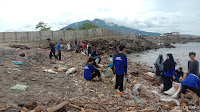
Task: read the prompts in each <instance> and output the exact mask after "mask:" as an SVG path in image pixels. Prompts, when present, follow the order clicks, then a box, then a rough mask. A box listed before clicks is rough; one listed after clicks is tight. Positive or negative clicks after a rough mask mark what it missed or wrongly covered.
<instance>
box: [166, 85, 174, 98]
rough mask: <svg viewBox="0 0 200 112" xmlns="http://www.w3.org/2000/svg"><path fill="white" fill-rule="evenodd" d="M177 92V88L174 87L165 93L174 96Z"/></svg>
mask: <svg viewBox="0 0 200 112" xmlns="http://www.w3.org/2000/svg"><path fill="white" fill-rule="evenodd" d="M175 92H176V88H175V87H174V86H172V87H171V88H170V89H169V90H167V91H165V92H164V93H165V94H167V95H170V96H172V95H173V94H174V93H175Z"/></svg>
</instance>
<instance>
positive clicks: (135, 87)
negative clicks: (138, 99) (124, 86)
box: [133, 84, 141, 96]
mask: <svg viewBox="0 0 200 112" xmlns="http://www.w3.org/2000/svg"><path fill="white" fill-rule="evenodd" d="M140 86H141V84H135V85H134V86H133V94H134V95H135V96H136V95H138V94H139V91H138V89H139V88H140Z"/></svg>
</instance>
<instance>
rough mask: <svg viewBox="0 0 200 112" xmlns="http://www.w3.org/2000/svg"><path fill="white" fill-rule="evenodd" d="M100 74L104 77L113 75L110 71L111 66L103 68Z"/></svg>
mask: <svg viewBox="0 0 200 112" xmlns="http://www.w3.org/2000/svg"><path fill="white" fill-rule="evenodd" d="M102 75H103V76H104V77H105V78H109V77H112V76H113V71H112V69H111V68H106V69H104V70H103V72H102Z"/></svg>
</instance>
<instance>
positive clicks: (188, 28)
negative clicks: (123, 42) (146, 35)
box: [0, 0, 200, 35]
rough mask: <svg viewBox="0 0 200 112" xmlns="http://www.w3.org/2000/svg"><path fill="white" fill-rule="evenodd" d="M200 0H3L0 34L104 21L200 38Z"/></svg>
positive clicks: (1, 4)
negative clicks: (40, 22)
mask: <svg viewBox="0 0 200 112" xmlns="http://www.w3.org/2000/svg"><path fill="white" fill-rule="evenodd" d="M199 4H200V1H199V0H190V1H189V0H148V1H147V0H124V1H121V0H101V1H99V0H0V25H1V27H0V31H8V30H10V31H11V30H12V31H25V30H35V25H36V24H37V23H38V22H39V21H44V22H45V23H47V24H48V25H49V26H50V27H52V29H53V30H58V29H60V28H62V27H64V26H67V25H69V24H72V23H74V22H79V21H82V20H86V19H89V20H93V19H95V18H99V19H104V20H106V21H108V22H113V23H117V24H119V25H122V26H128V27H131V28H135V29H139V30H144V31H152V32H159V33H165V32H173V31H180V32H181V33H189V34H196V35H200V32H199V31H198V30H199V26H200V22H199V20H200V11H199V10H200V7H199Z"/></svg>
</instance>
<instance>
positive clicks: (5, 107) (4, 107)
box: [0, 105, 10, 111]
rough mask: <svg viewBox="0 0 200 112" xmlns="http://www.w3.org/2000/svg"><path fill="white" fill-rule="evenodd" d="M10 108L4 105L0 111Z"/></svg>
mask: <svg viewBox="0 0 200 112" xmlns="http://www.w3.org/2000/svg"><path fill="white" fill-rule="evenodd" d="M8 108H10V106H7V105H4V106H0V111H4V110H6V109H8Z"/></svg>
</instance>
